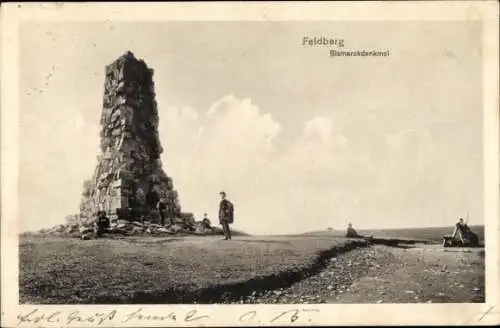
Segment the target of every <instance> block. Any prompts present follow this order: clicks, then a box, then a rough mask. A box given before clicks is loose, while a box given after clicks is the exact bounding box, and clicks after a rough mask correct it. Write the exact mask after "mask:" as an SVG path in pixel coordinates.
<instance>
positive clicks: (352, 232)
mask: <svg viewBox="0 0 500 328" xmlns="http://www.w3.org/2000/svg"><path fill="white" fill-rule="evenodd" d="M345 237H346V238H361V237H362V236H361V235H359V234H358V232H357V231H356V230H354V228H353V227H352V223H349V224H348V225H347V233H346V235H345Z"/></svg>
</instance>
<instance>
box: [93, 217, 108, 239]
mask: <svg viewBox="0 0 500 328" xmlns="http://www.w3.org/2000/svg"><path fill="white" fill-rule="evenodd" d="M95 224H96V231H95V234H96V236H97V237H102V235H103V234H104V232H106V231H107V230H108V229H109V224H110V222H109V219H108V217H107V216H106V212H104V211H99V212H97V220H96V222H95Z"/></svg>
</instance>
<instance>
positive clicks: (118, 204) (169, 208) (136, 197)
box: [80, 51, 181, 220]
mask: <svg viewBox="0 0 500 328" xmlns="http://www.w3.org/2000/svg"><path fill="white" fill-rule="evenodd" d="M105 74H106V76H105V82H104V97H103V108H102V114H101V120H100V124H101V131H100V154H99V155H98V157H97V159H98V161H97V165H96V167H95V171H94V174H93V176H92V179H91V180H89V181H85V182H84V191H83V193H82V201H81V204H80V215H81V216H82V217H85V218H90V217H92V216H93V215H95V213H96V212H97V211H105V212H106V213H107V214H108V215H109V216H110V217H111V218H119V219H127V220H139V219H145V218H146V219H149V220H154V219H155V218H158V212H157V210H156V207H157V203H158V201H159V200H160V199H163V200H164V203H165V204H166V209H165V213H166V216H167V217H170V218H175V217H181V207H180V204H179V197H178V194H177V191H176V190H175V189H174V187H173V182H172V178H170V177H169V176H167V174H166V173H165V172H164V170H163V168H162V163H161V160H160V155H161V154H162V152H163V148H162V146H161V142H160V139H159V135H158V123H159V117H158V108H157V103H156V101H155V87H154V82H153V70H152V69H151V68H149V67H148V66H147V65H146V63H145V62H144V61H143V60H139V59H137V58H136V57H135V56H134V54H133V53H132V52H130V51H127V52H126V53H125V54H124V55H122V56H121V57H119V58H118V59H116V60H115V61H114V62H112V63H111V64H109V65H107V66H106V69H105Z"/></svg>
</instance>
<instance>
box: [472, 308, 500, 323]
mask: <svg viewBox="0 0 500 328" xmlns="http://www.w3.org/2000/svg"><path fill="white" fill-rule="evenodd" d="M493 310H494V307H493V306H490V307H489V308H488V309H487V310H486V311H484V312H483V313H481V316H480V317H479V319H478V320H477V322H481V321H482V320H483V319H484V318H486V317H487V316H489V315H492V314H496V315H498V314H500V312H494V311H493Z"/></svg>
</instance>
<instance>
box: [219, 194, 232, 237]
mask: <svg viewBox="0 0 500 328" xmlns="http://www.w3.org/2000/svg"><path fill="white" fill-rule="evenodd" d="M220 196H221V201H220V204H219V222H220V224H221V225H222V231H223V232H224V240H231V229H230V228H229V225H230V224H231V223H233V222H234V205H233V203H231V202H230V201H229V200H227V199H226V193H225V192H224V191H221V192H220Z"/></svg>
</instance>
